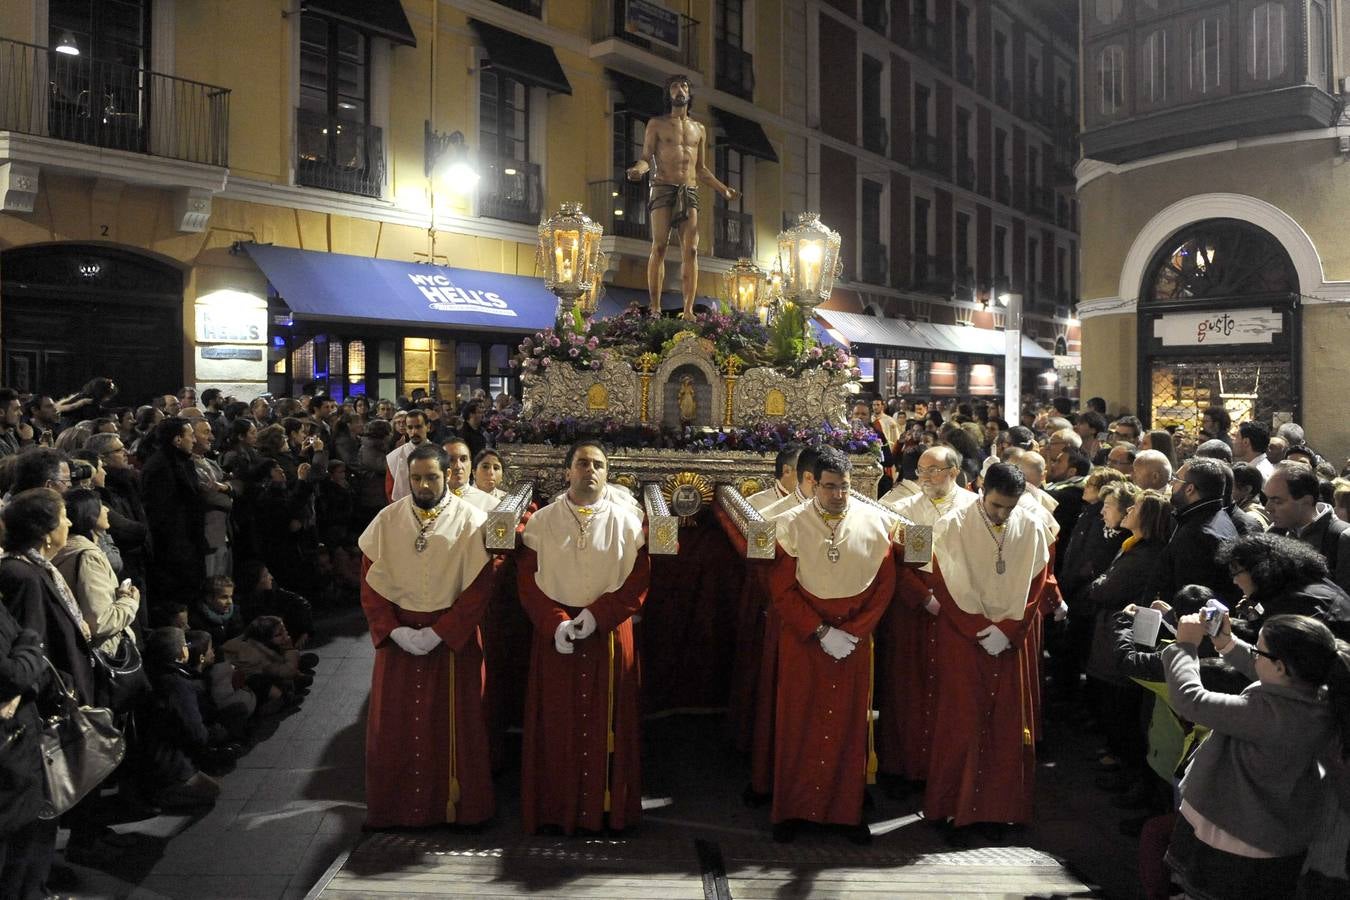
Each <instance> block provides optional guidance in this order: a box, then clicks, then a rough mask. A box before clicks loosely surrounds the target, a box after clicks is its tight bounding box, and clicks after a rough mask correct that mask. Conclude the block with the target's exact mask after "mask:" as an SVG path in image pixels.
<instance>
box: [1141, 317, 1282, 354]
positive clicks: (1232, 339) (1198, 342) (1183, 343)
mask: <svg viewBox="0 0 1350 900" xmlns="http://www.w3.org/2000/svg"><path fill="white" fill-rule="evenodd" d="M1283 329H1284V316H1283V315H1281V314H1280V313H1278V312H1276V311H1275V310H1273V309H1235V310H1227V311H1216V312H1206V313H1177V314H1173V315H1166V316H1159V317H1158V318H1156V319H1154V320H1153V336H1154V337H1155V338H1158V339H1159V340H1161V341H1162V343H1163V346H1164V347H1209V346H1214V345H1222V344H1269V343H1270V342H1271V340H1272V339H1273V338H1274V337H1275V335H1277V334H1279V333H1280V332H1281V331H1282V330H1283Z"/></svg>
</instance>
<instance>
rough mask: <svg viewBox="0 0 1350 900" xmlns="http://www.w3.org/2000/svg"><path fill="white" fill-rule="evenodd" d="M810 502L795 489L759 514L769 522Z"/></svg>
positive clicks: (799, 490)
mask: <svg viewBox="0 0 1350 900" xmlns="http://www.w3.org/2000/svg"><path fill="white" fill-rule="evenodd" d="M810 502H811V498H810V497H805V496H803V495H802V490H801V488H797V489H796V490H794V491H793V492H792V493H790V494H788V495H786V496H785V497H783V498H782V499H781V500H775V501H774V502H773V503H770V504H769V505H768V506H766V507H764V508H763V509H761V510H760V511H759V514H760V515H761V516H763V517H764V520H765V521H769V520H771V519H776V518H778V517H779V516H781V515H782V514H783V513H786V512H791V511H792V510H794V509H796V508H797V507H799V506H801V505H802V504H803V503H810ZM845 596H847V595H845Z"/></svg>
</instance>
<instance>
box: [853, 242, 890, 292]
mask: <svg viewBox="0 0 1350 900" xmlns="http://www.w3.org/2000/svg"><path fill="white" fill-rule="evenodd" d="M861 262H862V266H861V272H860V274H859V280H861V281H864V282H866V283H867V284H877V285H881V286H883V287H885V286H888V285H890V283H891V270H890V262H889V253H888V250H887V248H886V245H885V244H883V243H881V242H880V241H869V240H864V241H863V242H862V260H861Z"/></svg>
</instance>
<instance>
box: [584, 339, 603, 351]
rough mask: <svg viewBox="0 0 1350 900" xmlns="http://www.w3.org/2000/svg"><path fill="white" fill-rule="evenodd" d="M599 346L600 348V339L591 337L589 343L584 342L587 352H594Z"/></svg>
mask: <svg viewBox="0 0 1350 900" xmlns="http://www.w3.org/2000/svg"><path fill="white" fill-rule="evenodd" d="M599 346H600V339H599V338H597V337H592V338H591V339H590V340H589V341H587V342H586V347H587V349H589V350H595V349H597V348H599Z"/></svg>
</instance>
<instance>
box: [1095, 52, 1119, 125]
mask: <svg viewBox="0 0 1350 900" xmlns="http://www.w3.org/2000/svg"><path fill="white" fill-rule="evenodd" d="M1124 106H1125V50H1124V48H1122V47H1121V46H1120V45H1119V44H1109V45H1107V46H1105V47H1103V48H1102V49H1101V52H1100V53H1098V54H1097V111H1098V112H1099V113H1101V115H1103V116H1115V115H1117V114H1119V113H1120V112H1122V111H1123V107H1124Z"/></svg>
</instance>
